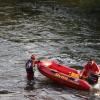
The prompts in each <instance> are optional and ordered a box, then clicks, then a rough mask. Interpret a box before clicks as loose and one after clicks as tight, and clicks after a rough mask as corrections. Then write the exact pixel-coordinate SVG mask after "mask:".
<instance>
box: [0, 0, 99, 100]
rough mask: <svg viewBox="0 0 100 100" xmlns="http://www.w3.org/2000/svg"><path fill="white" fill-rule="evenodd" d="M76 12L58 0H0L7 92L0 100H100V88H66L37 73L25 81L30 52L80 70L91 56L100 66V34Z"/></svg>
mask: <svg viewBox="0 0 100 100" xmlns="http://www.w3.org/2000/svg"><path fill="white" fill-rule="evenodd" d="M36 2H37V3H36ZM75 11H76V10H75V9H74V8H67V7H63V6H60V5H58V4H57V3H56V2H55V1H54V0H52V2H49V3H48V2H47V1H45V2H44V1H42V2H41V0H31V1H29V0H10V1H9V0H0V79H1V81H0V91H6V92H5V93H4V92H3V93H4V94H2V92H1V94H2V95H0V99H1V100H4V99H6V100H12V99H13V100H15V99H16V98H17V100H21V99H22V100H29V99H35V100H40V99H41V100H44V99H46V100H48V99H49V100H55V99H56V100H70V99H71V100H75V99H76V100H83V99H90V100H92V98H93V99H99V96H98V95H99V94H100V93H99V92H98V91H93V92H84V91H78V90H74V89H70V88H65V87H62V86H59V85H56V84H55V83H52V82H51V81H50V80H47V79H46V78H45V77H43V76H42V75H41V74H40V73H39V72H38V71H36V73H35V76H36V78H37V80H36V83H35V84H33V85H28V84H27V81H26V77H25V75H26V73H25V69H24V65H25V61H26V60H27V59H28V58H29V57H30V55H31V54H36V55H37V56H39V57H46V58H49V59H57V60H58V61H59V62H60V63H62V64H65V65H70V66H71V65H78V67H79V68H82V67H81V66H82V64H83V63H84V62H85V61H86V60H88V59H90V58H93V59H96V61H97V63H98V64H99V62H100V59H99V58H100V52H99V50H100V48H99V46H100V36H99V32H97V31H96V30H93V29H91V28H90V26H89V25H88V20H87V19H85V18H82V17H81V16H80V15H78V14H75ZM91 24H92V23H91ZM74 67H75V66H74ZM75 68H76V67H75ZM7 91H8V92H7ZM51 91H52V92H51ZM10 92H11V93H10Z"/></svg>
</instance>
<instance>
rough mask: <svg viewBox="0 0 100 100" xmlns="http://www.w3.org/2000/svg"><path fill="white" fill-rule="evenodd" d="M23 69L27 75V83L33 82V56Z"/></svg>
mask: <svg viewBox="0 0 100 100" xmlns="http://www.w3.org/2000/svg"><path fill="white" fill-rule="evenodd" d="M25 68H26V73H27V79H28V80H29V81H31V80H34V71H35V56H34V55H32V56H31V59H29V60H28V61H27V62H26V65H25Z"/></svg>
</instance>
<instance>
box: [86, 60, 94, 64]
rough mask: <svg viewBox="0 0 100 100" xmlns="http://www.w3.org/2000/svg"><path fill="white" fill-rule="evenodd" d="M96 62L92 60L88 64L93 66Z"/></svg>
mask: <svg viewBox="0 0 100 100" xmlns="http://www.w3.org/2000/svg"><path fill="white" fill-rule="evenodd" d="M94 62H95V60H93V59H90V60H89V61H88V62H87V63H88V65H92V64H93V63H94Z"/></svg>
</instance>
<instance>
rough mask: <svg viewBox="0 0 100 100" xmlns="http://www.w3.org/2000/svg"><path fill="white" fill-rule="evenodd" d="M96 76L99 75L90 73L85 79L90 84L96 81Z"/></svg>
mask: <svg viewBox="0 0 100 100" xmlns="http://www.w3.org/2000/svg"><path fill="white" fill-rule="evenodd" d="M98 78H99V76H98V75H96V74H90V75H89V77H88V78H87V81H88V82H89V83H90V84H91V85H94V84H96V83H98Z"/></svg>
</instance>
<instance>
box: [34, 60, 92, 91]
mask: <svg viewBox="0 0 100 100" xmlns="http://www.w3.org/2000/svg"><path fill="white" fill-rule="evenodd" d="M36 64H37V67H38V69H39V71H40V73H42V74H43V75H44V76H46V77H48V78H50V79H51V80H52V81H54V82H56V83H59V84H62V85H65V86H67V87H70V88H74V89H81V90H91V88H92V86H91V85H90V84H89V83H88V82H87V81H85V80H82V79H80V78H79V72H78V71H77V70H76V69H74V68H70V67H68V66H63V65H60V64H58V63H57V62H54V61H48V60H43V61H38V62H37V63H36Z"/></svg>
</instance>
